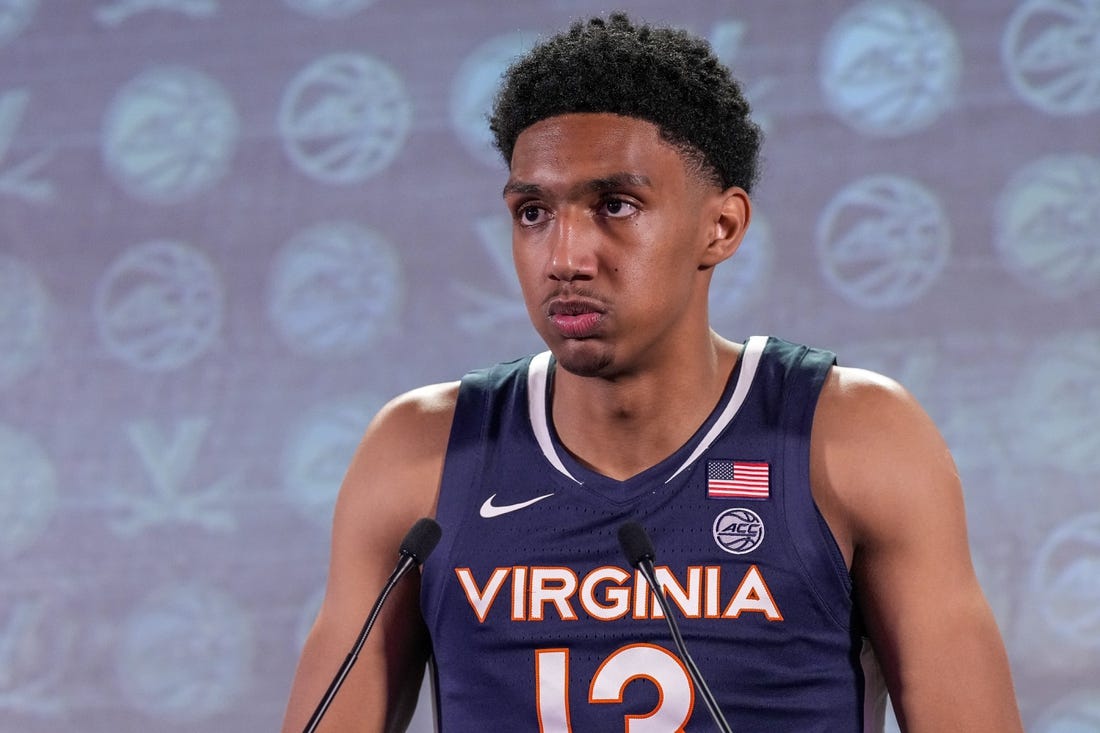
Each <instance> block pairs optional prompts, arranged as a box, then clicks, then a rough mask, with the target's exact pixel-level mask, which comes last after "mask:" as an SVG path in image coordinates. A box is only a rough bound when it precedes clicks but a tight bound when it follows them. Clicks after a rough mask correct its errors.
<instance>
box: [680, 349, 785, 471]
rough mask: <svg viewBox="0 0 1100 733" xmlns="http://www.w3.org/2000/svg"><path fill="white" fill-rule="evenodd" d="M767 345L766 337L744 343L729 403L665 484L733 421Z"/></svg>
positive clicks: (696, 458)
mask: <svg viewBox="0 0 1100 733" xmlns="http://www.w3.org/2000/svg"><path fill="white" fill-rule="evenodd" d="M767 343H768V337H767V336H752V337H750V338H749V340H748V341H747V342H746V343H745V348H744V349H743V350H742V351H741V373H740V374H739V375H738V376H737V385H736V386H735V387H734V388H733V394H732V395H730V401H729V402H727V403H726V406H725V408H724V409H723V410H722V414H721V415H719V416H718V419H717V420H715V422H714V424H713V425H711V426H710V430H708V431H707V434H706V435H705V436H703V439H702V440H701V441H699V445H697V446H695V450H693V451H692V452H691V455H690V456H688V457H687V460H686V461H684V462H683V463H682V464H681V465H680V467H679V468H677V469H676V470H675V471H673V472H672V475H671V476H669V477H668V478H667V479H665V483H666V484H667V483H668V482H669V481H671V480H672V479H674V478H676V477H677V476H678V475H679V474H680V473H682V472H683V471H684V469H685V468H687V467H688V466H690V465H691V464H693V463H695V461H697V460H699V456H701V455H703V453H704V452H705V451H706V450H707V448H710V446H711V444H712V443H714V441H715V440H717V439H718V436H719V435H721V434H722V431H723V430H725V429H726V426H727V425H729V424H730V421H731V420H733V418H734V416H735V415H736V414H737V411H738V410H740V409H741V405H743V404H745V397H746V396H747V395H748V393H749V387H751V386H752V381H753V379H754V378H755V377H756V369H757V368H758V367H759V366H760V356H761V355H762V354H763V353H764V346H766V345H767Z"/></svg>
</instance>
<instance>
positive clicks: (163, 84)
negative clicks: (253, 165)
mask: <svg viewBox="0 0 1100 733" xmlns="http://www.w3.org/2000/svg"><path fill="white" fill-rule="evenodd" d="M239 135H240V121H239V120H238V118H237V112H236V110H235V109H234V107H233V102H232V100H231V99H230V97H229V95H228V94H227V93H226V91H225V90H224V89H223V88H222V86H221V85H220V84H219V83H218V82H216V81H214V80H213V79H211V78H210V77H208V76H206V75H205V74H202V73H200V72H198V71H195V70H193V69H188V68H184V67H167V68H155V69H150V70H149V71H146V72H144V73H142V74H140V75H139V76H137V77H136V78H134V79H133V80H131V81H130V82H128V83H127V84H126V85H125V86H123V87H122V89H120V90H119V91H118V93H117V94H116V95H115V97H114V99H113V100H112V101H111V105H110V107H108V109H107V114H106V116H105V118H104V120H103V133H102V148H103V160H104V164H105V165H106V168H107V172H108V173H109V174H110V175H111V177H112V178H114V179H115V181H117V182H118V184H119V185H120V186H122V188H123V189H125V190H126V192H127V193H129V194H130V195H132V196H134V197H135V198H139V199H142V200H145V201H150V202H155V203H166V204H167V203H174V202H177V201H181V200H183V199H187V198H189V197H191V196H194V195H195V194H197V193H199V192H201V191H205V190H206V189H208V188H210V187H211V186H212V185H214V184H215V183H216V182H218V181H219V180H220V179H221V178H222V177H223V176H224V175H225V174H226V172H227V171H228V170H229V166H230V162H231V160H232V158H233V154H234V152H235V150H236V147H237V138H238V137H239Z"/></svg>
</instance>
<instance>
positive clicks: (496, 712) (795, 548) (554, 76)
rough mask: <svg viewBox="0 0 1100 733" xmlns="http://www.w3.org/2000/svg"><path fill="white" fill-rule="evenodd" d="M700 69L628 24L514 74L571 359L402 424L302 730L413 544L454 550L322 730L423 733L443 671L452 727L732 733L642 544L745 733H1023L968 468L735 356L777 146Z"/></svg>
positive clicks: (376, 442) (778, 358)
mask: <svg viewBox="0 0 1100 733" xmlns="http://www.w3.org/2000/svg"><path fill="white" fill-rule="evenodd" d="M748 115H749V108H748V105H747V104H746V103H745V100H744V99H743V98H742V95H741V91H740V88H739V85H738V84H737V82H736V81H734V80H732V79H731V78H730V76H729V73H728V71H727V70H726V69H725V68H724V67H723V66H721V65H720V64H719V63H718V62H717V61H716V59H715V58H714V56H713V55H712V54H711V52H710V50H709V48H708V47H707V46H706V44H705V43H704V42H702V41H700V40H698V39H696V38H693V37H691V36H689V35H687V34H685V33H683V32H680V31H674V30H667V29H657V28H649V27H644V26H643V27H638V26H635V25H633V24H632V23H631V22H630V21H629V19H627V18H626V17H625V16H622V15H613V16H611V17H610V18H609V19H608V20H606V21H605V20H600V19H595V20H591V21H589V22H587V23H578V24H576V25H574V26H573V27H572V28H571V29H569V30H568V31H567V32H565V33H563V34H561V35H559V36H557V37H554V38H552V39H550V40H549V41H547V42H545V43H543V44H541V45H540V46H538V47H536V48H535V49H534V50H533V51H532V52H530V53H529V54H528V55H527V56H526V57H525V58H523V59H521V60H520V61H519V62H518V63H517V64H516V65H515V66H513V67H512V69H510V71H509V73H508V75H507V76H506V79H505V83H504V87H503V90H502V91H501V93H500V95H499V97H498V99H497V102H496V105H495V108H494V116H493V119H492V129H493V132H494V134H495V136H496V141H497V145H498V147H499V148H500V150H501V152H502V153H503V155H504V158H505V160H506V161H507V162H508V164H509V177H508V180H507V182H506V183H505V184H504V203H505V205H506V206H507V208H508V210H509V211H510V212H511V214H512V217H513V221H514V228H513V255H514V259H515V267H516V272H517V274H518V277H519V281H520V283H521V285H522V290H523V297H524V300H525V302H526V305H527V309H528V312H529V314H530V317H531V320H532V322H533V324H534V326H535V329H536V330H537V331H538V333H539V334H540V335H541V337H542V338H543V339H544V340H545V342H546V345H547V347H548V351H547V352H546V353H544V354H541V355H537V356H534V357H528V358H524V359H520V360H518V361H514V362H510V363H507V364H502V365H498V366H496V367H494V368H492V369H488V370H485V371H481V372H477V373H474V374H471V375H468V376H467V377H466V378H465V379H464V380H463V381H462V383H461V384H459V383H451V384H443V385H434V386H429V387H424V388H422V389H419V390H416V391H413V392H411V393H408V394H405V395H403V396H401V397H398V398H397V399H395V400H394V401H393V402H391V403H390V404H389V405H387V406H386V407H385V408H384V409H383V410H382V411H381V412H380V413H379V415H378V416H377V417H376V418H375V419H374V421H373V422H372V424H371V425H370V426H369V428H368V430H367V433H366V436H365V438H364V440H363V442H362V444H361V446H360V448H359V450H358V452H357V454H356V456H355V458H354V460H353V462H352V464H351V467H350V469H349V471H348V474H347V477H346V480H345V482H344V485H343V487H342V489H341V492H340V497H339V500H338V502H337V506H336V514H335V522H334V529H333V545H332V559H331V568H330V576H329V582H328V588H327V593H326V595H325V599H324V603H323V606H322V608H321V611H320V614H319V616H318V618H317V621H316V624H315V625H314V627H313V630H312V632H311V634H310V636H309V640H308V642H307V643H306V646H305V650H304V652H303V655H302V659H301V662H300V665H299V668H298V672H297V676H296V679H295V682H294V686H293V690H292V693H291V697H290V704H289V708H288V712H287V716H286V723H285V727H284V730H285V731H288V732H289V731H297V730H300V729H301V728H302V726H303V725H304V722H305V721H306V719H307V718H308V717H309V715H310V713H311V712H312V710H313V708H314V706H315V705H316V703H317V701H318V700H319V699H320V697H321V696H322V694H323V692H324V690H325V688H326V686H327V685H328V683H329V681H330V680H331V678H332V675H333V674H334V672H335V670H336V669H337V667H338V666H339V664H340V662H341V661H342V660H343V658H344V656H345V654H346V653H347V651H348V649H349V647H350V645H351V643H352V641H353V640H354V639H355V637H356V634H357V632H358V631H359V628H360V626H361V624H362V622H363V619H364V617H365V615H366V612H367V611H368V609H369V608H370V604H371V602H372V601H373V599H374V597H375V595H376V594H377V593H378V590H379V588H380V587H381V586H382V584H383V581H384V580H385V578H386V576H387V575H388V574H389V572H390V570H391V569H392V567H393V563H394V561H395V558H396V555H397V547H398V544H399V542H400V540H401V538H402V536H403V535H404V534H405V532H406V530H407V529H408V528H409V527H410V526H411V525H412V524H413V523H414V521H415V520H417V519H418V518H419V517H421V516H426V515H427V516H435V517H436V518H437V519H438V521H439V522H440V524H441V525H442V528H443V540H442V542H441V543H440V545H439V547H438V548H437V549H436V551H435V553H434V554H433V555H432V556H431V557H430V558H429V559H428V561H427V563H426V564H425V566H424V568H423V575H422V577H421V578H419V579H418V580H419V582H417V581H413V580H409V579H406V581H403V582H402V584H401V585H400V586H399V588H398V589H397V591H396V592H395V593H394V595H393V596H391V598H390V602H389V604H388V606H387V608H386V610H385V611H384V612H383V614H382V616H381V619H380V621H379V623H378V625H377V626H376V627H375V628H374V630H373V632H372V635H371V637H370V638H369V640H368V643H367V644H366V647H365V649H364V652H363V654H362V656H361V657H360V658H359V660H358V664H357V665H356V667H355V668H354V669H353V671H352V673H351V674H350V676H349V677H348V679H347V682H346V683H345V685H344V687H343V689H342V690H341V692H340V694H339V695H338V696H337V698H336V701H335V703H334V704H333V705H332V707H331V708H330V709H329V711H328V714H327V717H326V719H325V721H324V724H323V725H322V727H321V729H322V730H326V731H390V730H403V729H404V728H405V726H406V725H407V723H408V720H409V718H410V716H411V714H412V711H413V708H414V705H415V702H416V699H417V692H418V689H419V685H420V682H421V677H422V674H423V670H424V665H425V661H426V660H428V659H429V656H430V657H431V658H432V659H433V661H434V663H433V665H432V667H431V669H432V670H433V674H434V680H433V682H434V685H435V698H436V714H437V719H438V721H439V726H440V729H441V730H442V731H444V732H445V733H451V732H454V731H460V732H466V731H487V730H495V731H502V732H503V731H508V732H509V733H511V732H512V731H544V732H546V733H550V732H553V733H562V732H565V731H575V732H576V733H591V732H593V731H599V732H603V731H622V730H626V731H669V732H671V731H680V730H685V729H686V730H691V731H698V730H711V729H713V728H712V723H711V721H710V719H709V716H708V712H707V709H706V708H705V706H704V705H703V704H701V702H700V700H699V697H698V693H697V692H695V690H694V689H693V686H692V683H691V681H690V679H689V678H688V676H687V673H686V671H685V668H684V665H683V664H682V663H681V662H680V661H679V660H678V659H677V657H676V656H675V655H674V654H673V653H672V651H671V650H672V649H674V646H673V645H672V643H671V640H670V637H669V632H668V629H667V627H666V621H665V619H664V618H663V616H662V614H661V611H660V608H659V607H658V606H657V604H656V603H655V602H654V599H653V594H652V589H651V588H650V587H649V586H648V585H647V584H646V583H645V581H644V579H643V578H641V577H640V576H639V575H638V574H636V573H635V572H634V569H633V568H632V567H630V564H629V563H628V562H627V561H626V560H625V559H624V557H623V555H622V553H621V551H620V549H619V546H618V543H617V531H618V529H619V527H620V526H621V525H622V524H623V523H624V522H626V521H628V520H634V521H637V522H639V523H640V524H641V525H643V526H644V527H645V528H646V529H647V530H648V531H649V534H650V535H651V537H652V539H653V543H654V545H655V546H656V550H657V561H656V565H657V568H658V581H659V583H660V584H661V586H662V587H663V588H664V589H665V592H666V593H667V595H668V597H669V599H670V600H671V602H672V604H673V606H674V608H675V610H676V614H677V615H678V616H680V617H681V620H680V623H681V626H682V629H683V633H684V637H685V639H686V641H687V646H688V649H689V651H690V652H691V654H692V656H693V657H694V659H695V661H696V662H697V663H698V665H699V667H700V669H701V671H702V673H703V675H704V676H705V677H706V679H707V680H708V681H709V683H710V687H711V688H712V689H713V691H714V694H715V697H716V698H717V701H718V704H719V707H720V708H721V710H722V711H723V713H724V714H725V716H726V718H727V719H728V721H729V724H730V726H731V727H732V729H733V730H735V731H754V732H757V731H795V732H797V733H808V732H810V731H822V732H823V733H841V732H844V731H852V732H855V731H865V730H875V729H880V728H881V725H882V717H883V710H884V697H883V694H884V692H883V691H884V689H885V688H888V690H889V693H890V696H891V699H892V702H893V705H894V709H895V711H896V714H897V718H898V720H899V722H900V724H901V727H902V729H903V730H906V731H914V732H918V733H946V732H948V731H966V732H967V733H977V732H982V731H988V732H989V733H994V732H995V733H1012V732H1013V731H1020V730H1021V724H1020V719H1019V715H1018V712H1017V707H1016V703H1015V698H1014V693H1013V688H1012V681H1011V679H1010V674H1009V667H1008V663H1007V659H1006V654H1005V651H1004V648H1003V645H1002V642H1001V639H1000V635H999V633H998V630H997V628H996V625H995V622H994V619H993V617H992V614H991V613H990V609H989V607H988V605H987V603H986V601H985V599H984V597H983V595H982V591H981V590H980V588H979V586H978V583H977V581H976V579H975V575H974V571H973V569H972V567H971V561H970V555H969V550H968V545H967V536H966V527H965V519H964V509H963V500H962V495H961V489H960V486H959V480H958V476H957V474H956V470H955V467H954V465H953V463H952V460H951V457H950V456H949V454H948V451H947V448H946V447H945V445H944V442H943V440H942V439H941V437H940V435H939V433H938V432H937V430H936V428H935V427H934V426H933V424H932V422H931V421H930V419H929V418H928V416H927V415H926V414H925V413H924V412H923V411H922V409H921V408H920V407H919V406H918V405H917V404H916V402H915V401H914V400H913V398H912V397H911V396H910V395H909V394H908V393H907V392H906V391H905V390H904V389H903V388H901V387H900V386H898V385H897V384H896V383H894V382H892V381H890V380H888V379H886V378H884V377H881V376H879V375H877V374H873V373H870V372H866V371H861V370H858V369H851V368H845V367H839V366H836V365H835V364H834V357H833V355H832V354H830V353H828V352H824V351H819V350H815V349H810V348H807V347H803V346H798V345H795V344H791V343H788V342H785V341H782V340H780V339H777V338H758V337H753V338H750V339H748V340H746V341H744V342H742V343H736V342H733V341H730V340H727V339H726V338H724V337H722V336H719V335H718V334H716V333H715V332H714V331H712V330H711V328H710V326H709V322H708V316H707V301H708V295H707V292H708V288H709V285H710V280H711V275H712V273H713V271H714V268H715V267H716V266H719V265H720V263H722V261H724V260H726V259H727V258H729V257H731V256H733V255H734V253H735V252H736V250H737V248H738V245H739V244H740V242H741V241H742V238H743V237H744V235H745V231H746V228H747V227H748V226H749V221H750V218H751V212H752V206H751V203H750V199H749V193H750V192H751V190H752V185H753V182H754V179H755V177H756V168H757V151H758V147H759V142H760V135H759V131H758V129H757V127H756V126H755V125H754V124H753V123H752V122H751V121H750V119H749V116H748Z"/></svg>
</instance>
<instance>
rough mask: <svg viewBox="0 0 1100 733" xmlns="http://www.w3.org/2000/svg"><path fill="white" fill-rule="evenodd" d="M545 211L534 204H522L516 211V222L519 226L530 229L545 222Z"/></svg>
mask: <svg viewBox="0 0 1100 733" xmlns="http://www.w3.org/2000/svg"><path fill="white" fill-rule="evenodd" d="M547 216H548V214H547V212H546V209H544V208H542V207H541V206H537V205H535V204H524V205H523V206H521V207H519V208H518V209H517V210H516V221H518V222H519V225H520V226H525V227H532V226H535V225H536V224H541V223H542V222H544V221H546V218H547Z"/></svg>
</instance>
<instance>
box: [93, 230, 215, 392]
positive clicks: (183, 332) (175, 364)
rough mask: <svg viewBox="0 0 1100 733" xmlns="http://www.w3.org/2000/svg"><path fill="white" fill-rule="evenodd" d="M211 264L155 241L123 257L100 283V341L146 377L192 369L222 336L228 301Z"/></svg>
mask: <svg viewBox="0 0 1100 733" xmlns="http://www.w3.org/2000/svg"><path fill="white" fill-rule="evenodd" d="M222 290H223V289H222V283H221V278H220V277H219V275H218V271H217V270H216V269H215V268H214V265H213V263H211V262H210V260H209V259H208V258H207V257H206V255H204V254H203V253H202V252H200V251H199V250H197V249H195V248H194V247H191V246H189V245H186V244H182V243H180V242H169V241H155V242H149V243H147V244H143V245H139V246H137V247H134V248H133V249H130V250H128V251H127V252H125V253H124V254H123V255H122V256H121V257H119V258H118V259H116V260H115V261H114V262H113V263H112V264H111V266H110V268H108V270H107V273H106V274H105V275H104V276H103V278H102V279H101V280H100V281H99V286H98V287H97V289H96V298H95V317H96V325H97V326H98V327H99V336H100V340H101V341H102V342H103V345H104V347H105V348H106V349H107V351H108V352H110V354H111V355H112V356H114V357H115V358H117V359H119V360H121V361H123V362H125V363H127V364H129V365H130V366H131V367H133V368H135V369H140V370H142V371H167V370H172V369H179V368H180V367H183V366H186V365H187V364H190V363H191V362H192V361H194V360H195V359H197V358H198V357H200V356H202V354H204V353H205V352H206V350H207V349H208V348H210V345H211V344H212V343H213V341H214V339H215V338H216V337H217V335H218V333H219V332H220V331H221V325H222V317H223V316H222V312H223V310H224V300H225V295H224V293H223V291H222Z"/></svg>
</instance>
